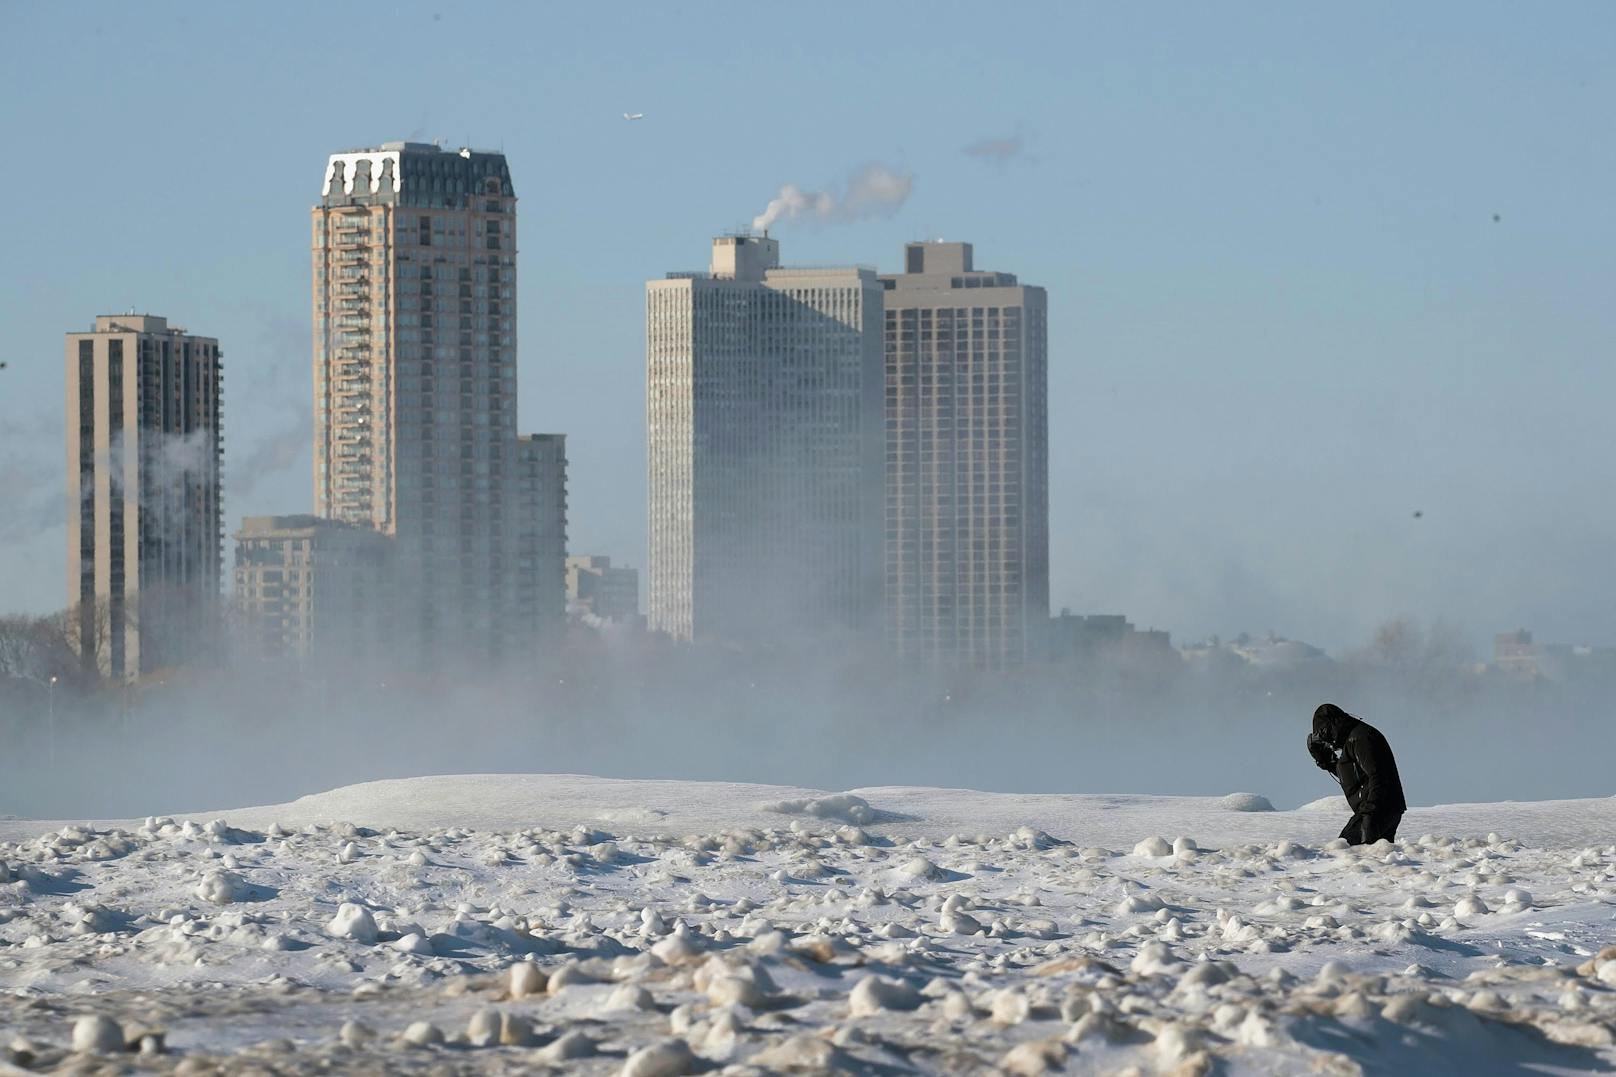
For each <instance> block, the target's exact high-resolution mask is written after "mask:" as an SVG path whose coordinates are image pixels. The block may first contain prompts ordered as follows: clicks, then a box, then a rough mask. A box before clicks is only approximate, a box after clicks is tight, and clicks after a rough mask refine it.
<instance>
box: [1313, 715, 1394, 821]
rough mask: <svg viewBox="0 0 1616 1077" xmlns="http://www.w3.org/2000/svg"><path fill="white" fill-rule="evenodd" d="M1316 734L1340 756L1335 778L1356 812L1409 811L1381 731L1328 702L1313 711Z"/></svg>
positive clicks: (1388, 746) (1390, 747) (1365, 813)
mask: <svg viewBox="0 0 1616 1077" xmlns="http://www.w3.org/2000/svg"><path fill="white" fill-rule="evenodd" d="M1313 732H1314V733H1316V734H1317V735H1318V736H1320V737H1322V738H1323V739H1324V740H1325V741H1326V742H1327V743H1329V745H1330V746H1331V747H1332V748H1335V749H1336V750H1337V751H1339V752H1340V753H1341V757H1340V759H1339V760H1338V761H1337V763H1336V769H1335V775H1336V777H1337V778H1339V779H1340V780H1341V791H1342V792H1343V793H1345V794H1346V795H1347V804H1348V805H1350V806H1351V808H1352V810H1353V811H1355V812H1358V813H1360V814H1363V815H1386V814H1390V813H1392V812H1397V813H1402V812H1405V811H1407V810H1408V802H1407V801H1405V800H1404V799H1403V782H1402V780H1401V779H1400V778H1399V777H1398V775H1397V760H1396V759H1394V758H1393V757H1392V746H1391V745H1390V744H1388V743H1386V738H1385V737H1384V736H1382V735H1381V732H1380V730H1378V729H1376V728H1375V727H1374V726H1372V725H1370V724H1369V723H1368V722H1363V721H1360V720H1358V719H1357V718H1354V717H1353V716H1352V715H1350V714H1348V713H1347V712H1346V711H1344V710H1342V709H1341V708H1340V707H1337V706H1336V705H1335V704H1334V703H1326V704H1324V705H1323V706H1322V707H1320V708H1319V709H1318V710H1316V711H1314V712H1313Z"/></svg>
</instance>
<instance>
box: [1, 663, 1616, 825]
mask: <svg viewBox="0 0 1616 1077" xmlns="http://www.w3.org/2000/svg"><path fill="white" fill-rule="evenodd" d="M569 650H570V652H571V653H568V654H566V655H564V656H563V657H561V658H559V659H558V660H557V661H556V662H555V663H554V664H553V665H552V666H551V667H550V668H547V669H542V670H536V671H535V670H528V671H521V672H510V673H505V674H494V673H491V672H484V673H477V674H472V673H466V672H464V671H459V672H458V673H457V675H456V676H454V677H450V676H447V675H444V674H441V673H440V674H435V675H423V674H420V673H405V674H400V673H397V672H389V671H385V670H381V669H376V668H368V669H347V670H337V669H310V668H308V667H304V668H302V669H298V668H294V667H288V666H278V665H242V666H238V667H236V668H233V669H229V670H214V671H211V672H199V673H195V674H189V675H186V676H184V677H179V676H176V677H175V678H173V679H171V680H169V681H167V682H166V683H162V684H158V685H153V686H150V687H147V688H144V689H141V690H139V691H138V692H137V691H131V692H130V693H129V694H128V695H127V696H124V695H123V694H122V693H119V692H117V691H112V692H110V693H103V694H100V695H92V696H89V697H87V698H85V699H81V700H68V699H64V698H62V697H61V696H58V698H57V709H56V717H57V720H56V723H55V738H54V739H55V745H54V750H53V748H52V744H51V739H52V738H51V730H50V723H49V722H48V721H47V713H46V709H47V708H46V700H45V698H44V696H43V692H42V691H40V692H13V693H11V694H10V695H9V696H8V697H7V699H6V705H5V706H4V707H0V725H3V728H0V740H3V742H4V743H5V745H6V746H7V751H6V752H5V753H4V756H3V758H0V815H14V816H18V817H23V818H28V817H34V818H123V817H135V816H144V815H148V814H152V813H159V812H180V811H204V810H212V809H220V810H223V809H228V808H231V807H240V806H247V805H253V804H267V803H276V802H280V801H285V800H290V799H294V798H296V797H298V796H302V795H305V794H309V793H314V792H319V791H322V790H325V789H329V788H333V787H336V786H341V785H346V784H351V783H354V782H361V781H368V780H372V779H380V778H395V777H408V776H414V775H424V774H446V773H473V772H477V773H481V772H509V773H521V772H564V773H587V774H596V775H602V776H608V777H623V778H680V779H698V780H727V781H746V782H765V783H779V784H790V785H802V786H809V787H813V788H820V789H831V790H840V789H848V788H858V787H867V786H873V785H930V786H944V787H964V788H975V789H985V790H995V791H1007V792H1032V793H1158V794H1183V795H1222V794H1226V793H1231V792H1253V793H1260V794H1262V795H1264V796H1267V797H1268V798H1269V799H1270V800H1272V801H1273V802H1274V804H1275V806H1276V807H1279V808H1282V809H1283V808H1290V807H1295V806H1297V805H1299V804H1303V803H1306V802H1308V801H1312V800H1315V799H1318V798H1320V797H1325V796H1330V795H1334V794H1335V793H1336V787H1335V785H1334V784H1333V782H1332V781H1331V779H1330V777H1329V776H1328V775H1326V774H1324V773H1322V772H1320V771H1318V770H1317V769H1316V768H1315V767H1314V766H1313V764H1312V762H1311V761H1310V760H1309V758H1308V756H1307V753H1306V751H1305V749H1304V746H1303V741H1304V737H1305V735H1306V733H1307V730H1308V728H1309V723H1310V719H1311V715H1312V711H1313V708H1314V707H1315V706H1317V705H1318V703H1320V702H1323V701H1325V700H1330V701H1333V702H1336V703H1338V704H1340V705H1341V706H1343V707H1345V708H1346V709H1347V710H1349V711H1351V712H1352V713H1354V714H1356V715H1358V716H1359V717H1361V718H1363V719H1365V720H1366V721H1368V722H1370V723H1372V724H1374V725H1376V726H1378V727H1379V728H1380V729H1381V730H1382V731H1383V732H1384V733H1385V734H1386V735H1387V737H1388V738H1389V739H1390V741H1391V743H1392V746H1393V748H1394V750H1395V751H1396V753H1397V757H1398V761H1399V766H1400V769H1401V771H1402V776H1403V781H1404V785H1405V788H1406V790H1407V794H1408V798H1409V801H1410V803H1411V804H1412V805H1414V806H1421V805H1430V804H1437V803H1455V802H1470V801H1498V800H1512V799H1522V800H1524V799H1552V798H1569V797H1586V796H1608V795H1611V793H1612V786H1611V782H1610V779H1609V764H1608V760H1606V759H1605V758H1603V756H1602V754H1601V753H1598V752H1589V751H1578V750H1576V746H1577V745H1579V744H1582V743H1583V742H1584V740H1585V735H1586V731H1587V730H1588V729H1590V728H1595V727H1597V726H1598V724H1599V723H1602V722H1604V721H1606V720H1607V718H1608V714H1609V707H1608V704H1607V703H1606V702H1605V695H1606V693H1605V692H1604V691H1603V689H1602V688H1601V687H1600V686H1599V685H1595V684H1586V685H1578V684H1571V685H1554V684H1548V683H1542V682H1540V683H1536V684H1529V683H1523V682H1515V681H1510V680H1503V679H1497V678H1493V677H1483V676H1479V675H1476V674H1474V673H1472V672H1469V671H1455V670H1450V669H1447V668H1444V669H1440V670H1431V669H1407V668H1404V669H1396V670H1393V669H1387V668H1377V667H1371V666H1361V665H1353V664H1351V663H1341V664H1337V665H1333V666H1329V667H1326V668H1325V669H1324V670H1323V671H1322V672H1320V673H1317V674H1311V675H1308V676H1307V677H1305V678H1297V677H1294V676H1290V677H1285V676H1274V677H1256V676H1253V675H1251V674H1250V673H1249V671H1248V672H1242V673H1232V672H1229V671H1224V672H1217V671H1200V672H1194V671H1189V670H1185V671H1181V672H1178V673H1175V674H1174V675H1172V676H1169V677H1157V676H1151V677H1141V676H1138V675H1135V674H1134V673H1133V672H1130V671H1127V670H1122V669H1104V668H1102V669H1098V670H1094V669H1090V670H1083V671H1080V672H1079V671H1074V670H1072V669H1066V670H1064V671H1063V670H1061V669H1059V668H1057V667H1048V668H1039V667H1035V668H1033V669H1029V670H1027V671H1024V672H1022V673H1019V674H1016V675H1006V676H999V675H986V674H983V675H969V676H953V677H943V676H937V675H928V674H923V673H906V674H898V675H894V674H893V673H892V672H891V670H890V669H889V668H888V667H887V666H886V665H885V664H884V663H883V662H882V661H879V660H877V659H876V658H874V657H871V656H867V655H864V656H852V657H848V656H843V657H832V656H828V655H820V656H814V655H811V654H804V653H802V652H801V651H796V650H793V651H780V652H775V653H766V652H765V653H750V654H743V653H742V652H740V651H730V650H722V649H714V648H702V647H696V648H675V647H669V646H665V645H656V644H654V643H651V642H649V641H645V640H638V641H630V642H627V643H623V642H619V643H618V644H616V645H612V644H608V643H606V642H604V641H589V642H587V643H585V644H584V645H582V646H580V645H579V644H578V642H577V641H576V640H574V641H573V642H572V643H571V644H569ZM1506 745H1507V749H1506V747H1505V746H1506ZM53 757H54V763H51V762H50V761H51V760H52V758H53Z"/></svg>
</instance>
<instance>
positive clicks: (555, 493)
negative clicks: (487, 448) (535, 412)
mask: <svg viewBox="0 0 1616 1077" xmlns="http://www.w3.org/2000/svg"><path fill="white" fill-rule="evenodd" d="M512 497H513V499H514V503H515V505H516V523H515V543H516V562H515V565H514V566H513V569H514V571H513V573H512V575H511V578H510V586H511V591H512V594H511V596H510V597H511V604H510V613H509V617H510V623H511V629H512V631H513V632H514V633H516V635H517V637H518V638H520V639H522V640H524V641H531V642H538V643H540V644H545V643H553V642H555V641H557V640H559V638H560V636H561V633H562V632H564V631H565V629H566V621H567V439H566V435H564V434H526V435H523V436H522V437H519V438H517V439H516V474H515V477H514V483H513V489H512Z"/></svg>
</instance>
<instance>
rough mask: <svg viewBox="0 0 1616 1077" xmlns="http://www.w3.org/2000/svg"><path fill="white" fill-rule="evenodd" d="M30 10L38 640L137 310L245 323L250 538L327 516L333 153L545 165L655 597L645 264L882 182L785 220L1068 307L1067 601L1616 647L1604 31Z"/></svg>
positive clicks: (231, 415) (19, 155)
mask: <svg viewBox="0 0 1616 1077" xmlns="http://www.w3.org/2000/svg"><path fill="white" fill-rule="evenodd" d="M5 10H6V15H7V18H6V30H7V32H6V35H5V41H4V43H3V44H0V50H3V56H4V73H3V74H0V98H3V101H0V118H3V119H4V120H5V122H6V129H7V130H8V132H10V135H11V138H12V144H13V152H12V157H11V160H10V162H9V163H8V170H9V173H10V175H11V176H12V179H11V181H10V182H9V183H8V184H7V188H6V189H7V194H8V195H9V197H8V198H6V199H5V207H4V210H3V211H0V212H4V214H5V224H6V233H5V234H6V235H7V237H8V239H9V241H10V242H9V244H8V254H7V257H6V258H5V259H4V262H3V265H0V318H3V324H4V325H5V326H6V328H7V333H6V336H5V343H4V345H3V347H4V352H3V353H0V361H3V362H6V363H7V364H8V366H7V368H6V369H4V370H0V499H3V500H4V503H5V505H6V511H5V512H3V513H0V541H3V542H4V547H3V549H4V552H3V553H0V611H12V610H33V611H45V610H50V609H56V608H60V607H61V606H62V605H64V604H65V602H66V596H67V590H66V582H65V579H64V576H63V572H64V562H65V510H64V508H63V495H64V492H65V487H66V483H65V475H64V467H65V463H64V457H63V448H62V444H63V443H62V423H63V396H62V394H63V381H62V377H63V375H62V354H63V340H64V334H66V333H68V332H70V331H77V330H82V329H85V328H87V327H88V326H89V324H90V323H91V321H92V319H93V318H94V316H95V315H97V314H104V313H112V312H117V311H122V310H126V309H128V308H129V307H130V306H131V305H133V306H134V307H136V308H137V309H138V310H140V311H143V312H150V313H153V314H158V315H162V316H166V317H167V318H169V319H170V321H171V322H172V323H173V324H178V325H182V326H185V327H186V328H188V329H190V330H191V331H193V332H195V333H199V334H204V335H207V336H212V337H216V338H218V340H219V342H220V347H221V350H222V352H223V356H224V358H223V364H224V370H225V376H224V385H225V388H224V430H225V476H226V477H225V483H226V501H225V514H226V516H225V525H226V528H227V530H234V528H235V527H236V526H238V525H239V522H240V518H241V517H242V516H243V515H244V514H271V513H300V512H307V511H310V509H311V508H312V506H313V498H312V494H311V489H310V470H311V463H310V459H311V456H310V454H311V449H312V445H311V442H312V435H311V431H310V411H311V408H312V403H311V399H312V387H311V384H310V349H311V344H310V328H309V297H310V287H311V283H310V264H309V244H308V240H309V231H308V228H309V216H308V214H309V208H310V206H312V205H313V204H314V203H315V202H317V201H318V199H319V192H320V177H321V174H322V169H323V168H324V164H325V160H326V157H327V155H328V154H330V153H332V152H335V151H338V150H341V149H345V148H351V147H357V146H363V145H374V144H377V143H380V142H382V141H385V140H390V139H400V138H415V139H428V140H429V139H432V138H442V139H444V140H445V142H446V143H448V144H451V145H460V144H463V143H467V142H469V143H470V144H471V145H474V146H479V147H489V148H495V149H502V150H503V151H504V152H505V153H506V154H507V156H508V158H509V160H510V167H511V171H512V176H513V180H514V184H515V189H516V194H517V197H518V199H519V212H520V214H521V218H522V222H523V227H522V246H521V256H520V273H519V280H520V292H519V296H518V303H519V307H520V320H521V329H520V364H521V374H520V387H521V400H520V404H519V407H520V411H521V414H522V416H523V426H524V428H532V429H537V430H543V431H550V432H558V433H565V434H567V435H568V449H569V456H570V458H571V466H570V468H569V472H570V474H569V500H570V503H571V508H570V513H569V515H570V526H569V532H570V540H569V543H568V545H569V549H570V550H571V551H573V552H576V553H603V554H608V555H610V556H611V557H612V558H613V559H614V562H615V563H619V564H626V565H631V566H634V567H638V568H640V569H641V570H642V571H643V570H644V568H645V565H646V560H645V541H646V539H645V464H644V413H643V400H644V397H643V386H644V383H643V377H644V373H643V372H644V345H643V341H644V298H643V297H644V292H643V282H644V280H645V279H646V278H647V277H649V276H654V275H656V274H659V273H661V272H662V271H663V270H665V269H670V268H676V267H682V266H689V267H690V268H696V267H697V266H698V265H699V263H700V262H701V252H703V251H704V250H705V249H706V245H707V241H708V239H709V238H710V237H711V236H712V235H713V234H716V233H718V232H721V231H724V230H726V229H731V228H734V227H737V226H740V225H744V224H746V223H748V222H750V221H751V220H752V219H753V218H754V217H755V216H757V215H758V214H759V213H760V212H763V211H765V209H766V207H767V206H768V205H769V203H770V202H771V200H774V199H776V198H777V197H778V196H779V195H780V194H781V192H782V189H783V188H785V187H786V186H787V185H793V186H794V187H795V188H797V189H798V190H799V191H801V192H807V193H812V192H822V191H827V190H829V191H838V190H840V191H846V190H847V188H848V185H849V183H850V177H857V176H860V175H863V174H873V173H861V171H860V170H864V169H869V168H870V167H871V166H880V167H881V168H882V169H883V173H882V174H883V175H890V176H891V177H894V178H895V181H896V180H897V179H901V180H902V181H903V182H904V183H907V184H908V186H907V188H905V189H904V193H905V194H906V195H907V197H906V198H904V199H896V198H891V199H889V202H888V203H882V204H881V206H880V209H881V212H872V213H865V214H852V215H847V214H843V215H837V214H825V215H816V214H815V213H812V212H805V213H802V214H798V215H797V216H794V217H793V216H790V215H787V217H786V218H785V219H782V220H780V221H779V223H778V224H777V225H776V227H775V230H774V232H773V234H774V235H775V236H776V237H777V238H779V239H780V241H781V248H782V257H783V261H784V262H786V263H787V264H791V263H838V264H840V263H850V262H860V263H865V264H871V265H875V266H877V267H878V268H880V269H882V270H884V271H888V272H890V271H894V270H896V269H899V268H901V267H900V265H899V258H900V255H901V252H902V245H903V243H904V242H905V241H907V240H911V239H916V238H936V237H938V236H943V237H946V238H949V239H959V240H966V241H970V242H972V243H974V244H975V247H976V255H977V263H978V265H979V266H980V267H981V268H985V269H991V270H1004V271H1008V272H1013V273H1016V274H1018V275H1020V276H1021V278H1022V279H1024V280H1028V281H1034V282H1037V283H1039V284H1041V285H1043V286H1045V287H1046V288H1047V289H1048V293H1049V308H1050V340H1049V345H1050V360H1049V388H1050V483H1051V485H1050V516H1051V537H1050V567H1051V589H1050V591H1051V593H1050V599H1051V605H1052V607H1053V608H1054V609H1055V610H1059V609H1060V608H1061V607H1063V606H1069V607H1071V608H1072V609H1074V610H1077V611H1082V612H1100V611H1116V612H1122V613H1126V614H1127V615H1128V616H1129V617H1130V618H1132V619H1133V620H1134V621H1135V622H1136V623H1138V624H1140V625H1141V626H1145V625H1157V626H1160V627H1165V628H1169V629H1171V630H1172V631H1173V632H1174V633H1175V638H1176V639H1178V640H1180V641H1184V640H1188V639H1193V638H1196V637H1198V636H1202V635H1205V634H1207V633H1212V632H1221V633H1224V634H1230V633H1233V632H1236V631H1240V630H1242V629H1245V630H1250V631H1253V632H1260V631H1264V630H1267V629H1273V630H1275V631H1278V632H1281V633H1283V634H1286V635H1291V636H1297V637H1301V638H1304V639H1308V640H1310V641H1312V642H1315V643H1319V644H1321V645H1323V646H1326V647H1330V648H1340V647H1342V646H1344V645H1350V644H1353V643H1356V642H1358V641H1360V640H1361V639H1362V638H1363V637H1364V636H1366V635H1367V634H1368V632H1369V631H1370V630H1371V629H1372V628H1373V626H1374V625H1375V624H1376V623H1377V622H1379V621H1381V620H1383V619H1385V618H1387V617H1390V616H1394V615H1398V614H1407V615H1410V616H1413V617H1416V618H1420V619H1424V620H1434V619H1444V620H1447V621H1450V622H1453V623H1455V624H1457V625H1459V626H1460V627H1462V628H1463V629H1464V630H1465V631H1466V632H1467V634H1468V635H1469V636H1470V637H1471V638H1472V639H1473V640H1476V641H1478V642H1480V641H1481V640H1482V639H1483V638H1484V637H1485V636H1486V635H1487V634H1490V633H1491V632H1493V631H1501V630H1505V629H1509V628H1513V627H1516V626H1518V625H1524V626H1526V627H1528V628H1532V629H1534V630H1535V631H1536V632H1537V634H1538V636H1539V638H1542V639H1553V640H1567V641H1580V640H1589V641H1604V642H1611V641H1616V602H1612V601H1611V597H1610V596H1611V594H1612V592H1613V590H1616V563H1613V560H1612V557H1611V551H1612V550H1613V548H1616V502H1613V499H1611V498H1610V497H1609V496H1607V494H1608V491H1609V490H1611V489H1612V488H1613V485H1616V451H1613V450H1612V447H1611V444H1610V440H1611V439H1610V436H1609V434H1608V433H1607V420H1606V417H1605V413H1606V411H1607V403H1606V402H1607V400H1608V399H1609V398H1610V397H1611V396H1612V394H1613V392H1616V364H1612V363H1611V362H1610V357H1611V351H1612V345H1613V341H1616V304H1611V303H1610V302H1609V298H1608V293H1609V291H1610V282H1611V280H1612V279H1613V270H1616V245H1613V244H1612V242H1611V235H1612V231H1613V225H1616V208H1613V206H1612V204H1611V199H1610V196H1609V190H1610V187H1611V179H1612V175H1613V173H1616V148H1613V147H1612V146H1611V144H1610V142H1609V139H1608V138H1606V137H1604V135H1603V131H1604V128H1605V126H1606V118H1607V113H1608V109H1609V103H1610V101H1612V100H1616V92H1613V91H1616V73H1613V72H1612V71H1611V69H1610V67H1609V64H1608V62H1607V57H1606V55H1605V54H1606V53H1607V51H1608V43H1609V41H1610V40H1611V39H1612V37H1611V32H1612V30H1616V11H1612V10H1611V9H1610V8H1608V7H1606V6H1603V5H1595V4H1565V5H1557V6H1555V7H1554V8H1552V9H1548V10H1547V11H1546V12H1533V13H1530V14H1529V15H1528V14H1526V13H1524V12H1523V11H1522V10H1521V9H1518V8H1513V7H1509V6H1505V5H1501V4H1496V5H1475V4H1460V3H1448V4H1432V5H1425V6H1422V7H1420V8H1418V9H1412V10H1411V9H1405V8H1402V7H1397V6H1393V5H1380V6H1376V7H1356V8H1353V9H1351V10H1330V11H1325V10H1323V9H1299V8H1292V7H1288V6H1284V5H1255V4H1252V5H1243V6H1240V7H1230V8H1222V9H1204V8H1194V7H1189V6H1184V7H1180V8H1176V9H1164V8H1156V9H1151V10H1149V11H1145V10H1133V9H1119V8H1109V7H1101V6H1076V5H1060V6H1057V5H1045V6H1027V7H1023V8H1021V9H1019V13H1018V15H1017V17H1016V18H1014V19H988V18H984V17H983V12H982V9H981V8H980V7H979V6H974V5H958V6H947V7H936V8H930V7H928V8H927V9H926V10H925V12H924V14H923V15H922V13H921V12H920V11H919V10H918V9H903V8H897V7H888V8H879V9H868V8H865V7H857V6H853V5H850V4H838V3H827V4H824V5H822V7H821V8H820V9H818V10H819V11H820V12H821V13H822V17H814V18H808V17H805V14H806V9H802V8H800V7H799V8H792V9H768V8H757V7H753V6H748V5H729V6H722V7H721V6H706V7H703V8H700V9H697V10H689V11H682V10H675V9H671V8H665V7H649V6H648V7H645V8H643V9H634V10H633V12H632V14H631V16H628V17H625V13H624V12H623V11H622V10H595V9H588V8H577V7H569V8H560V7H557V8H549V7H525V6H523V7H518V6H510V7H498V8H496V7H495V6H493V5H484V6H480V7H478V8H477V9H476V10H475V11H474V12H455V11H450V10H446V9H443V8H438V7H434V6H433V5H430V4H411V3H401V4H398V5H394V6H393V7H392V8H390V9H389V14H388V16H387V17H386V18H385V19H382V18H378V19H376V20H375V22H374V24H369V23H365V22H363V21H361V22H358V23H350V24H347V25H345V28H344V36H343V39H342V41H341V43H340V46H339V44H338V43H337V42H335V41H334V40H332V39H330V38H329V36H328V35H327V33H326V32H325V31H326V21H325V19H324V17H323V16H322V14H321V11H320V9H317V8H315V7H313V6H312V5H310V6H288V7H285V8H274V9H271V8H255V9H235V8H221V9H205V8H166V9H155V8H154V9H127V8H118V7H114V6H111V5H86V6H83V7H78V8H74V9H71V10H69V11H59V10H56V9H50V8H44V7H34V6H24V5H21V4H12V5H9V6H8V7H7V8H6V9H5ZM1528 30H1530V31H1531V32H1530V33H1527V32H1525V31H1528ZM312 42H329V43H330V44H329V47H325V48H323V49H316V48H314V47H313V46H312V45H311V43H312ZM606 43H610V48H604V47H603V45H605V44H606ZM625 111H630V112H644V113H645V118H644V120H642V121H637V122H633V123H629V122H625V121H624V120H623V119H622V113H624V112H625ZM883 189H884V190H885V191H887V192H888V193H889V194H890V193H891V192H893V191H895V190H896V189H897V188H896V187H895V186H894V185H893V184H892V183H888V184H887V185H886V186H885V187H884V188H883ZM133 252H139V254H140V257H139V258H138V259H135V258H134V257H133V256H132V255H133ZM1416 511H1419V512H1421V513H1422V516H1421V517H1419V518H1415V516H1414V513H1415V512H1416Z"/></svg>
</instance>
